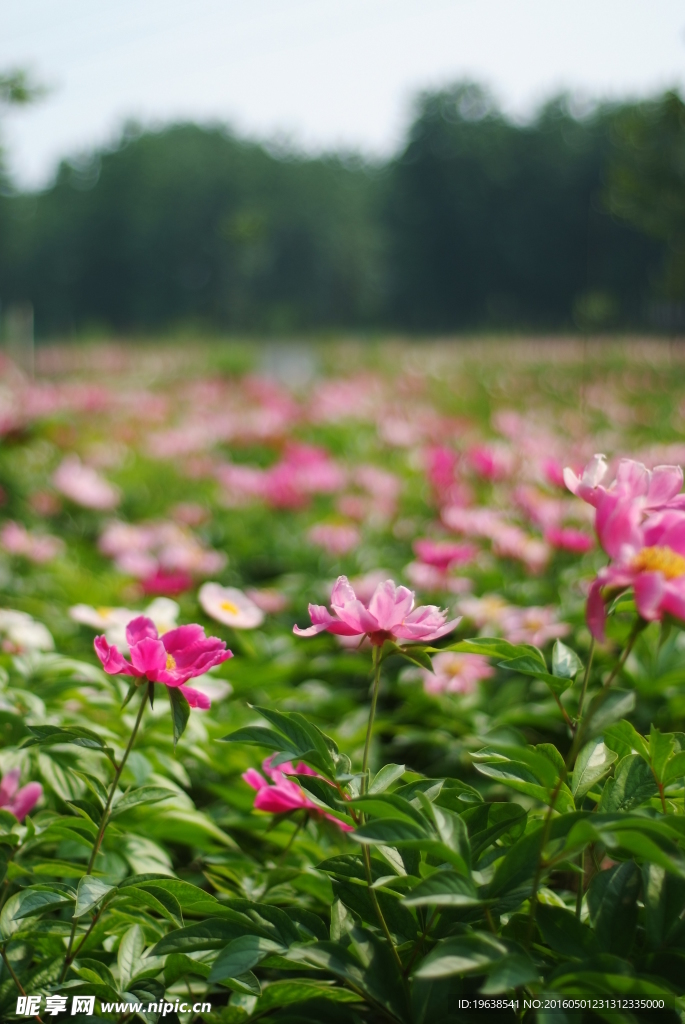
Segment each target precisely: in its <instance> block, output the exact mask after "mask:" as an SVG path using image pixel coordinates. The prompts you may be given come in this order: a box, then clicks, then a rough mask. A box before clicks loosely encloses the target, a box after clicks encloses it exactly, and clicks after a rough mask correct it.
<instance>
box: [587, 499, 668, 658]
mask: <svg viewBox="0 0 685 1024" xmlns="http://www.w3.org/2000/svg"><path fill="white" fill-rule="evenodd" d="M641 520H642V513H641V509H640V506H639V504H637V503H636V502H635V500H634V498H633V497H632V496H630V497H626V496H625V495H622V494H621V493H620V492H618V491H616V492H613V493H612V492H609V493H607V494H605V495H604V496H603V498H602V499H601V501H600V502H599V504H598V507H597V516H596V523H595V526H596V529H597V536H598V537H599V542H600V544H601V545H602V547H603V548H604V550H605V551H606V553H607V554H608V555H609V556H610V557H611V558H612V562H611V564H610V565H608V566H606V567H605V568H604V569H600V571H599V573H598V574H597V578H596V579H595V580H594V581H593V583H592V586H591V587H590V593H589V595H588V602H587V623H588V626H589V628H590V632H591V633H592V635H593V636H594V637H595V638H596V639H598V640H602V639H603V638H604V623H605V620H606V610H605V606H604V601H605V598H610V597H611V596H613V595H615V594H617V593H620V592H621V591H622V590H626V589H627V588H628V587H632V588H633V594H634V596H635V604H636V606H637V610H638V612H639V613H640V615H641V616H642V618H643V619H646V620H647V621H650V622H651V621H654V620H658V619H661V618H663V616H664V614H666V613H668V614H670V615H673V616H675V617H676V618H678V619H685V515H683V513H682V512H679V511H678V510H677V509H667V510H665V511H663V512H658V513H655V514H653V515H651V516H649V517H648V518H647V519H646V520H645V521H644V522H641Z"/></svg>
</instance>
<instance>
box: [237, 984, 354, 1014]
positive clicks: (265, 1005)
mask: <svg viewBox="0 0 685 1024" xmlns="http://www.w3.org/2000/svg"><path fill="white" fill-rule="evenodd" d="M310 999H326V1000H327V1001H328V1002H335V1003H357V1002H359V1001H360V999H361V997H360V996H358V995H357V994H356V993H354V992H349V991H348V990H347V989H344V988H338V987H335V988H334V987H333V986H331V985H329V984H327V983H326V982H321V981H307V980H306V979H305V978H298V979H297V980H295V981H273V982H271V984H270V985H269V986H268V987H267V988H265V989H264V990H263V992H262V994H261V996H260V997H259V1000H258V1001H257V1005H256V1006H255V1009H254V1013H255V1015H257V1014H263V1013H266V1011H267V1010H274V1009H279V1008H280V1007H282V1006H292V1005H294V1004H295V1003H304V1002H308V1001H309V1000H310Z"/></svg>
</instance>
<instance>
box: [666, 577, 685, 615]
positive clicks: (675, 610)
mask: <svg viewBox="0 0 685 1024" xmlns="http://www.w3.org/2000/svg"><path fill="white" fill-rule="evenodd" d="M662 607H663V610H664V611H665V612H669V614H671V615H673V616H674V617H675V618H676V619H685V577H683V576H681V577H679V579H675V580H668V581H667V582H666V585H665V587H664V597H663V601H662Z"/></svg>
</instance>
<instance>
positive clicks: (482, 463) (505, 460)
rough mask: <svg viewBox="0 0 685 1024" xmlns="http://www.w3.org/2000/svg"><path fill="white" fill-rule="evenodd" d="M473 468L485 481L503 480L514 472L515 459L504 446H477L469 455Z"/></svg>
mask: <svg viewBox="0 0 685 1024" xmlns="http://www.w3.org/2000/svg"><path fill="white" fill-rule="evenodd" d="M467 458H468V461H469V463H470V465H471V468H472V469H473V470H474V472H475V473H477V474H478V476H481V477H483V478H484V479H485V480H491V481H495V480H503V479H504V478H505V477H507V476H509V474H510V473H511V471H512V468H513V464H514V458H513V455H512V453H511V451H509V449H507V448H504V447H503V446H502V445H496V444H481V445H475V446H474V447H473V448H471V450H470V451H469V452H468V454H467Z"/></svg>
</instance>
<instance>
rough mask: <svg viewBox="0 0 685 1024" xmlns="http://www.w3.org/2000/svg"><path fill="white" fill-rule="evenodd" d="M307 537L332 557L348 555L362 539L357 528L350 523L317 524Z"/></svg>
mask: <svg viewBox="0 0 685 1024" xmlns="http://www.w3.org/2000/svg"><path fill="white" fill-rule="evenodd" d="M307 537H308V538H309V540H310V541H311V542H312V544H316V545H317V547H320V548H323V549H324V550H325V551H328V553H329V554H331V555H346V554H347V553H348V552H349V551H352V550H353V549H354V548H356V547H358V546H359V542H360V541H361V539H362V538H361V534H360V533H359V530H358V529H357V527H356V526H352V525H351V524H349V523H317V524H316V525H315V526H312V528H311V529H310V530H309V531H308V533H307Z"/></svg>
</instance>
